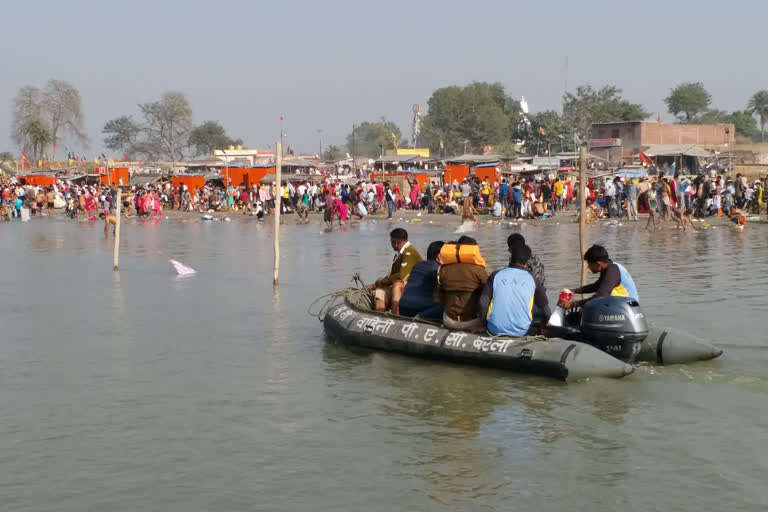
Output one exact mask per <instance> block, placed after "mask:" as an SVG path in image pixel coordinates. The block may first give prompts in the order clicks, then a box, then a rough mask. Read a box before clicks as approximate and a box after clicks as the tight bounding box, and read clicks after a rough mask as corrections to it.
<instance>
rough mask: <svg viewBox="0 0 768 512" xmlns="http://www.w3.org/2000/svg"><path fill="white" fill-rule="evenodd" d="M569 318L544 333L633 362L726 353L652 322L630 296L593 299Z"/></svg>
mask: <svg viewBox="0 0 768 512" xmlns="http://www.w3.org/2000/svg"><path fill="white" fill-rule="evenodd" d="M569 316H570V315H569ZM566 320H567V324H566V326H564V327H546V328H545V329H544V334H545V335H546V336H557V337H559V338H564V339H567V340H573V341H580V342H582V343H587V344H589V345H593V346H595V347H597V348H599V349H601V350H603V351H604V352H607V353H609V354H611V355H612V356H614V357H616V358H618V359H621V360H622V361H624V362H626V363H630V364H631V363H635V362H648V363H653V364H662V365H663V364H680V363H694V362H696V361H706V360H709V359H714V358H716V357H719V356H720V355H722V353H723V350H722V349H720V348H718V347H715V346H714V345H711V344H709V343H707V342H705V341H701V340H699V339H697V338H695V337H693V336H691V335H690V334H687V333H684V332H681V331H679V330H677V329H668V328H662V327H658V326H654V325H652V324H648V323H647V321H646V318H645V314H644V313H643V311H642V310H641V309H640V305H639V304H638V302H637V301H636V300H635V299H632V298H629V297H600V298H597V299H593V300H590V301H589V302H587V303H586V304H585V305H584V307H583V308H581V310H580V311H578V312H577V313H576V314H575V315H573V316H570V321H568V320H569V317H568V316H567V317H566Z"/></svg>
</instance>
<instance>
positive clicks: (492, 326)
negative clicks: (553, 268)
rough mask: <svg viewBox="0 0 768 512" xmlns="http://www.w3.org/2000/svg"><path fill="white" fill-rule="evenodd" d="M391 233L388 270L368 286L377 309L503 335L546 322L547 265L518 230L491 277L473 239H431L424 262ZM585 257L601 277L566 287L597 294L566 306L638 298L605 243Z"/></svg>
mask: <svg viewBox="0 0 768 512" xmlns="http://www.w3.org/2000/svg"><path fill="white" fill-rule="evenodd" d="M389 238H390V244H391V246H392V249H393V250H394V251H395V257H394V259H393V261H392V266H391V268H390V270H389V273H388V274H387V275H385V276H383V277H381V278H379V279H377V280H376V281H375V282H374V283H372V284H371V285H369V286H368V287H367V288H368V290H369V291H371V292H373V294H374V304H375V308H376V310H377V311H381V312H384V311H390V312H391V313H392V314H395V315H400V316H405V317H418V318H422V319H426V320H430V321H435V322H440V323H442V325H444V326H446V327H448V328H452V329H460V330H467V331H477V332H480V331H485V330H487V331H488V332H490V333H491V334H493V335H502V336H524V335H530V334H537V333H539V332H540V331H541V329H542V328H543V327H544V326H545V325H546V324H547V322H548V320H549V318H550V313H551V311H550V307H549V302H548V299H547V295H546V289H545V275H544V265H543V264H542V263H541V261H540V260H539V259H538V258H537V257H536V255H535V254H534V253H533V252H532V250H531V248H530V247H529V246H528V245H526V243H525V238H524V237H523V236H522V235H521V234H519V233H513V234H512V235H510V236H509V238H508V239H507V246H508V248H509V253H510V259H509V264H508V266H507V267H505V268H503V269H499V270H497V271H495V272H492V273H490V274H489V273H488V271H487V269H486V263H485V260H484V259H483V257H482V255H481V253H480V247H479V246H478V244H477V241H476V240H475V239H474V238H472V237H469V236H462V237H461V238H459V239H458V240H457V241H455V242H443V241H434V242H432V243H431V244H429V247H428V248H427V259H426V260H422V257H421V254H420V253H419V251H418V250H417V249H416V247H414V246H413V245H412V244H411V243H410V241H409V240H408V232H407V231H406V230H405V229H403V228H396V229H394V230H392V231H391V232H390V234H389ZM584 260H585V261H586V262H587V266H588V267H589V269H590V271H591V272H592V273H594V274H600V277H599V278H598V280H597V281H596V282H595V283H592V284H590V285H586V286H582V287H580V288H574V289H573V290H568V289H567V288H565V289H563V291H565V292H569V293H571V294H573V293H582V294H584V293H592V294H594V295H593V296H592V297H589V298H586V299H583V300H580V301H576V300H570V301H567V302H564V303H563V304H562V306H563V307H564V308H565V309H572V308H575V307H580V306H583V305H584V304H585V303H586V302H588V301H589V300H591V299H593V298H595V297H606V296H622V297H632V298H634V299H638V293H637V287H636V286H635V283H634V281H633V280H632V277H631V276H630V274H629V271H628V270H627V269H626V268H625V267H624V266H622V265H621V264H619V263H616V262H613V261H611V259H610V257H609V255H608V252H607V251H606V250H605V248H604V247H602V246H600V245H593V246H592V247H590V248H589V250H587V252H586V253H585V254H584Z"/></svg>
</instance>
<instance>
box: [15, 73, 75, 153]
mask: <svg viewBox="0 0 768 512" xmlns="http://www.w3.org/2000/svg"><path fill="white" fill-rule="evenodd" d="M33 121H41V122H43V123H44V124H45V125H46V126H47V127H48V132H49V135H50V137H49V140H48V142H47V143H46V144H52V145H53V151H52V152H51V156H52V157H53V158H56V147H57V146H58V143H59V141H60V139H61V138H63V137H67V136H68V137H71V138H73V139H74V140H76V141H77V142H80V143H81V144H83V145H85V144H87V140H88V138H87V136H86V134H85V130H84V128H83V107H82V100H81V98H80V91H78V90H77V88H76V87H75V86H73V85H72V84H71V83H69V82H65V81H63V80H55V79H53V78H52V79H50V80H48V83H47V84H46V86H45V90H43V91H41V90H40V89H38V88H37V87H35V86H34V85H25V86H24V87H22V88H20V89H19V90H18V92H17V93H16V96H15V97H14V100H13V121H12V123H11V132H12V136H13V139H14V141H15V142H16V143H17V144H18V145H19V146H21V148H22V149H23V150H25V151H30V152H33V150H32V147H31V146H30V145H29V144H30V141H29V138H28V135H29V133H30V130H29V128H30V127H36V128H39V127H40V126H39V123H37V122H36V123H32V122H33ZM30 123H32V124H30ZM37 133H38V134H39V133H40V132H39V130H38V132H37ZM45 150H46V148H45V147H43V148H37V149H35V151H39V152H40V154H42V153H45Z"/></svg>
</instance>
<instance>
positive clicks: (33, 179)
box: [17, 174, 56, 187]
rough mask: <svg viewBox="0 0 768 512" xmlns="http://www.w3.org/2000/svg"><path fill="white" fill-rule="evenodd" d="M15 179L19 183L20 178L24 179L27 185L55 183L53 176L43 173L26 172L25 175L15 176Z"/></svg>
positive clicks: (49, 184)
mask: <svg viewBox="0 0 768 512" xmlns="http://www.w3.org/2000/svg"><path fill="white" fill-rule="evenodd" d="M17 179H18V180H19V183H21V180H24V182H25V183H26V184H27V185H34V186H36V187H50V186H51V185H53V184H54V183H56V177H55V176H48V175H45V174H28V175H26V176H17Z"/></svg>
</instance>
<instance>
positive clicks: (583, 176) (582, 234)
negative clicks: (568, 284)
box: [579, 146, 587, 286]
mask: <svg viewBox="0 0 768 512" xmlns="http://www.w3.org/2000/svg"><path fill="white" fill-rule="evenodd" d="M586 191H587V147H586V146H581V147H580V148H579V211H580V212H581V213H580V215H579V251H580V253H579V261H581V286H584V285H585V284H587V262H586V261H584V253H585V252H587V233H586V231H587V194H586Z"/></svg>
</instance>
